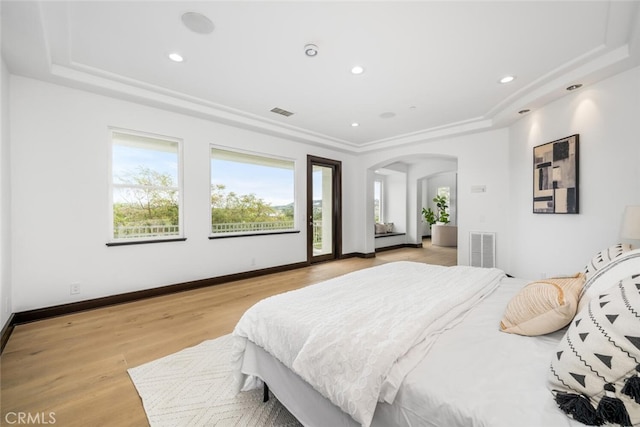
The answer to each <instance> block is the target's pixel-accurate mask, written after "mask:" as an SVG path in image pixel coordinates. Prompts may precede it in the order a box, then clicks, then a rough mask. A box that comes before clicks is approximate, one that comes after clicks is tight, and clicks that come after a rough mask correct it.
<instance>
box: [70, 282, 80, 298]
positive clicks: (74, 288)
mask: <svg viewBox="0 0 640 427" xmlns="http://www.w3.org/2000/svg"><path fill="white" fill-rule="evenodd" d="M79 293H80V283H72V284H71V285H70V286H69V294H71V295H78V294H79Z"/></svg>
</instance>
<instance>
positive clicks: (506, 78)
mask: <svg viewBox="0 0 640 427" xmlns="http://www.w3.org/2000/svg"><path fill="white" fill-rule="evenodd" d="M515 79H516V76H504V77H503V78H501V79H500V80H499V82H500V83H503V84H504V83H511V82H512V81H514V80H515Z"/></svg>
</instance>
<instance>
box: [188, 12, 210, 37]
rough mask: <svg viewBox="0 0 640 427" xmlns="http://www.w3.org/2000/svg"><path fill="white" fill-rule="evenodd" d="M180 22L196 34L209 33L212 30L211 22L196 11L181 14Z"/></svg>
mask: <svg viewBox="0 0 640 427" xmlns="http://www.w3.org/2000/svg"><path fill="white" fill-rule="evenodd" d="M182 23H183V24H184V26H185V27H187V28H188V29H190V30H191V31H193V32H194V33H198V34H210V33H212V32H213V22H211V19H209V18H207V17H206V16H204V15H203V14H201V13H198V12H187V13H183V14H182Z"/></svg>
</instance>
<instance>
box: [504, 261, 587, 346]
mask: <svg viewBox="0 0 640 427" xmlns="http://www.w3.org/2000/svg"><path fill="white" fill-rule="evenodd" d="M583 284H584V274H582V273H578V274H577V275H575V276H573V277H557V278H553V279H545V280H542V281H538V282H531V283H529V284H527V285H526V286H525V287H524V288H522V289H521V290H520V292H518V293H517V294H516V295H515V296H514V297H513V298H511V300H510V301H509V303H508V304H507V308H506V309H505V311H504V315H503V316H502V320H501V321H500V330H501V331H503V332H508V333H511V334H519V335H527V336H534V335H543V334H548V333H551V332H554V331H557V330H558V329H561V328H564V327H565V326H567V325H568V324H569V322H571V319H573V316H575V314H576V310H577V308H578V298H579V295H580V291H581V290H582V285H583Z"/></svg>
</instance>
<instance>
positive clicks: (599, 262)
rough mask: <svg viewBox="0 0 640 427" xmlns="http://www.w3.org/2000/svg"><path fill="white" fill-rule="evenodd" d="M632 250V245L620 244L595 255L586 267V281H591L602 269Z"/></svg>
mask: <svg viewBox="0 0 640 427" xmlns="http://www.w3.org/2000/svg"><path fill="white" fill-rule="evenodd" d="M630 250H631V245H630V244H628V243H618V244H616V245H613V246H610V247H608V248H606V249H603V250H601V251H600V252H598V253H597V254H595V255H594V256H593V258H591V260H589V262H588V263H587V265H586V266H585V267H584V275H585V279H586V280H589V279H590V278H591V276H593V274H594V273H595V272H596V271H598V270H600V269H601V268H602V267H604V266H605V265H607V264H609V263H610V262H611V261H612V260H614V259H616V258H617V257H619V256H620V255H622V254H623V253H625V252H628V251H630Z"/></svg>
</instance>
